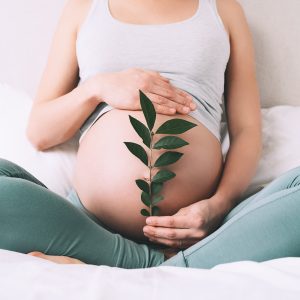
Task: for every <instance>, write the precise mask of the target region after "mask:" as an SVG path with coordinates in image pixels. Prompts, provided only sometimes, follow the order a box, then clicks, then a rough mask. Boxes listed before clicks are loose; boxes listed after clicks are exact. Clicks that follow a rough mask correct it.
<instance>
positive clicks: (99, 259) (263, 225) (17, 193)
mask: <svg viewBox="0 0 300 300" xmlns="http://www.w3.org/2000/svg"><path fill="white" fill-rule="evenodd" d="M72 197H74V195H73V196H71V197H70V199H71V198H72ZM74 199H75V198H73V200H71V201H70V200H68V199H66V198H63V197H61V196H59V195H58V194H56V193H54V192H52V191H50V190H49V189H48V188H47V187H46V186H45V185H44V184H43V183H42V182H40V181H39V180H38V179H36V178H35V177H34V176H33V175H31V174H30V173H28V172H27V171H26V170H24V169H23V168H21V167H20V166H18V165H16V164H14V163H12V162H10V161H7V160H4V159H0V248H1V249H6V250H11V251H16V252H21V253H28V252H31V251H41V252H43V253H45V254H49V255H64V256H70V257H74V258H77V259H79V260H82V261H83V262H85V263H88V264H94V265H107V266H114V267H120V268H128V269H129V268H148V267H155V266H179V267H192V268H212V267H213V266H215V265H218V264H221V263H228V262H234V261H240V260H252V261H258V262H260V261H265V260H270V259H275V258H280V257H292V256H300V167H297V168H294V169H291V170H289V171H288V172H286V173H284V174H282V175H281V176H279V177H278V178H276V179H275V180H273V181H272V182H271V183H269V184H268V185H267V186H266V187H265V188H264V189H262V190H261V191H259V192H258V193H256V194H254V195H252V196H251V197H249V198H247V199H245V200H243V201H242V202H241V203H239V204H238V205H237V206H236V207H235V208H234V209H232V210H231V211H230V213H229V214H228V215H227V216H226V217H225V218H224V220H223V223H222V224H221V226H220V227H219V228H218V229H217V230H215V231H214V232H213V233H212V234H210V235H209V236H207V237H206V238H204V239H202V240H201V241H199V242H198V243H196V244H194V245H193V246H191V247H190V248H188V249H186V250H183V251H179V252H178V253H177V254H176V255H175V256H173V257H171V258H170V259H168V260H166V261H165V260H164V255H163V253H162V252H160V251H159V250H158V249H155V247H154V246H151V244H146V243H138V242H135V241H132V240H129V239H126V238H124V237H123V236H121V235H120V234H118V233H115V232H112V231H110V230H109V229H108V228H105V227H104V226H102V225H101V222H100V221H99V220H98V219H97V218H95V216H93V215H91V214H88V213H87V211H86V210H85V209H84V208H83V207H82V206H81V205H80V203H76V202H75V201H74ZM77 200H79V199H77ZM72 201H73V203H72ZM79 202H80V201H79Z"/></svg>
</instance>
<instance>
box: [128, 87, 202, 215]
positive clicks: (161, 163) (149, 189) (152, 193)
mask: <svg viewBox="0 0 300 300" xmlns="http://www.w3.org/2000/svg"><path fill="white" fill-rule="evenodd" d="M139 96H140V104H141V108H142V111H143V114H144V117H145V119H146V123H147V126H145V125H144V124H143V123H142V122H140V121H139V120H137V119H136V118H134V117H132V116H130V115H129V120H130V123H131V125H132V126H133V128H134V130H135V131H136V133H137V134H138V135H139V136H140V137H141V139H142V140H143V144H144V145H146V146H147V147H148V148H149V150H150V159H148V154H147V152H146V150H145V149H144V147H142V146H141V145H139V144H137V143H132V142H124V144H125V145H126V147H127V148H128V150H129V151H130V152H131V153H132V154H133V155H135V156H136V157H137V158H138V159H140V160H141V161H142V162H143V163H144V164H145V165H146V166H147V167H148V168H149V175H150V176H149V183H148V182H147V181H145V180H143V179H137V180H135V182H136V185H137V186H138V187H139V189H140V190H141V191H142V193H141V201H142V202H143V203H144V204H145V205H146V206H147V207H148V208H149V210H147V209H145V208H143V209H142V210H141V214H142V215H143V216H152V215H154V216H157V215H158V214H159V207H158V206H157V205H156V204H158V203H159V202H160V201H162V200H163V199H164V196H162V195H159V193H160V191H161V189H162V187H163V184H164V182H166V181H168V180H170V179H172V178H174V177H175V176H176V174H175V173H174V172H172V171H170V170H167V169H160V170H159V171H158V172H157V173H156V174H155V176H153V177H152V169H154V168H159V167H165V166H167V165H170V164H173V163H175V162H176V161H178V160H179V159H180V158H181V157H182V155H183V153H181V152H178V151H165V152H164V153H163V154H161V155H160V156H159V157H158V158H157V160H156V161H155V162H154V164H153V165H152V151H153V150H154V149H156V150H159V149H167V150H173V149H177V148H181V147H183V146H186V145H188V144H189V143H188V142H186V141H185V140H183V139H182V138H180V137H177V136H164V137H162V138H161V139H159V140H158V141H157V142H156V143H155V144H154V145H153V137H154V135H155V134H180V133H183V132H186V131H188V130H190V129H191V128H193V127H195V126H197V124H194V123H191V122H189V121H186V120H183V119H179V118H174V119H171V120H168V121H166V122H165V123H163V124H162V125H161V126H160V127H159V128H158V129H157V130H156V132H153V127H154V124H155V120H156V111H155V108H154V105H153V104H152V102H151V100H150V99H149V98H148V97H147V96H146V95H145V94H144V93H143V92H142V91H141V90H139Z"/></svg>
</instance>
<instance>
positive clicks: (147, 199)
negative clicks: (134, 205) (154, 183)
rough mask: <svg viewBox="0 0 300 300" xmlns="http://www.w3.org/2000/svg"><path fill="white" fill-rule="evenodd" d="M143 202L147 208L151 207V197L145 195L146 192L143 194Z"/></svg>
mask: <svg viewBox="0 0 300 300" xmlns="http://www.w3.org/2000/svg"><path fill="white" fill-rule="evenodd" d="M141 200H142V202H143V203H144V204H145V205H146V206H148V207H149V206H150V205H151V198H150V195H149V194H148V193H145V192H144V191H143V192H142V194H141Z"/></svg>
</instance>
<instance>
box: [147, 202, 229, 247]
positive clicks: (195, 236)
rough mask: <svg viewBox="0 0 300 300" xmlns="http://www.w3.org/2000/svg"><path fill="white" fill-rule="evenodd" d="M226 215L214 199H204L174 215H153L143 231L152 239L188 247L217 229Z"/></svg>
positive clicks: (169, 244)
mask: <svg viewBox="0 0 300 300" xmlns="http://www.w3.org/2000/svg"><path fill="white" fill-rule="evenodd" d="M224 217H225V212H222V211H221V210H220V209H218V208H217V207H216V206H215V205H214V203H213V201H211V200H210V199H204V200H201V201H198V202H196V203H193V204H191V205H189V206H187V207H184V208H181V209H180V210H179V211H178V212H177V213H176V214H174V215H173V216H155V217H154V216H151V217H148V218H147V219H146V224H147V225H146V226H144V228H143V231H144V234H145V236H147V237H148V238H149V239H150V241H153V242H155V243H159V244H164V245H167V246H170V247H172V248H178V249H186V248H188V247H190V246H192V245H193V244H195V243H197V242H198V241H200V240H202V239H203V238H205V237H206V236H208V235H209V234H210V233H212V232H213V231H215V230H216V229H217V228H218V227H219V225H220V224H221V222H222V220H223V219H224Z"/></svg>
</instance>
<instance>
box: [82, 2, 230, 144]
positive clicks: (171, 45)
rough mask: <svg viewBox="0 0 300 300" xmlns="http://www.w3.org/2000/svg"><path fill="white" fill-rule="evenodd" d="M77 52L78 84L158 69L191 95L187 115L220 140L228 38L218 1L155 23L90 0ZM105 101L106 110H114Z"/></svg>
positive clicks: (205, 3) (105, 3) (228, 51)
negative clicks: (130, 19)
mask: <svg viewBox="0 0 300 300" xmlns="http://www.w3.org/2000/svg"><path fill="white" fill-rule="evenodd" d="M76 53H77V59H78V65H79V75H80V81H79V84H81V83H82V82H84V81H85V80H86V79H87V78H89V77H91V76H93V75H95V74H97V73H98V72H114V71H121V70H123V69H128V68H132V67H139V68H143V69H148V70H154V71H158V72H159V73H160V74H161V75H163V76H164V77H167V78H169V79H170V82H171V83H172V84H173V85H174V86H176V87H178V88H180V89H182V90H184V91H186V92H188V93H190V94H191V95H192V96H193V97H194V101H195V102H196V104H197V109H196V110H194V111H191V112H190V113H189V115H190V116H192V117H194V118H195V119H197V120H198V121H199V122H201V123H202V124H203V125H205V126H206V127H207V128H208V129H209V130H210V131H211V132H212V133H213V134H214V135H215V136H216V138H217V139H218V140H219V141H220V127H221V116H222V111H223V109H222V108H223V100H224V95H223V93H224V73H225V70H226V66H227V62H228V60H229V56H230V40H229V36H228V34H227V31H226V29H225V27H224V24H223V22H222V20H221V18H220V16H219V14H218V11H217V7H216V0H199V6H198V9H197V11H196V13H195V14H194V15H193V16H192V17H190V18H188V19H186V20H183V21H180V22H175V23H169V24H157V25H156V24H145V25H141V24H130V23H125V22H122V21H119V20H117V19H115V18H114V17H113V16H112V15H111V13H110V9H109V0H93V2H92V4H91V7H90V10H89V12H88V14H87V17H86V19H85V20H84V22H83V24H82V26H81V28H80V30H79V32H78V36H77V41H76ZM104 104H105V106H106V107H105V110H110V109H113V107H111V106H110V105H108V104H107V103H105V102H104ZM102 107H103V104H102Z"/></svg>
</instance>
